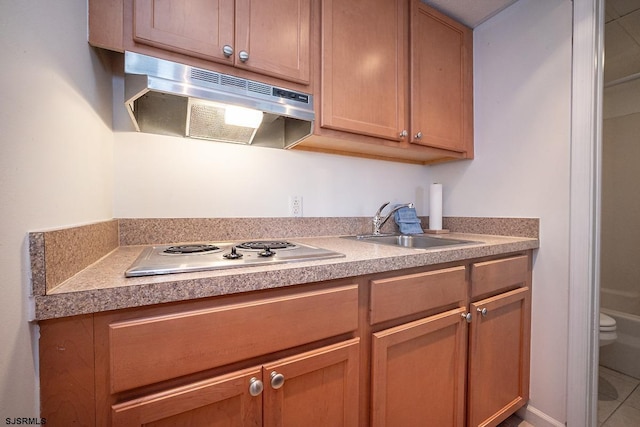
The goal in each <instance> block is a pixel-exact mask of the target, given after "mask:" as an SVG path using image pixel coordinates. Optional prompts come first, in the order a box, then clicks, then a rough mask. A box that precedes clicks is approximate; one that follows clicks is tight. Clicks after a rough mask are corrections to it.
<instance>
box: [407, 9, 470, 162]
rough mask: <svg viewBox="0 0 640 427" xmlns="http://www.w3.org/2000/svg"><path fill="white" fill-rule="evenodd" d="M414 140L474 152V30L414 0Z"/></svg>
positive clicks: (412, 64)
mask: <svg viewBox="0 0 640 427" xmlns="http://www.w3.org/2000/svg"><path fill="white" fill-rule="evenodd" d="M410 28H411V90H410V92H411V95H410V99H411V103H410V105H411V107H410V110H411V139H410V141H411V142H412V143H414V144H419V145H425V146H429V147H435V148H443V149H447V150H451V151H456V152H466V154H467V155H466V157H473V88H472V85H473V77H472V72H473V71H472V70H473V64H472V61H473V57H472V45H473V35H472V31H471V29H469V28H467V27H465V26H464V25H462V24H460V23H458V22H456V21H454V20H452V19H450V18H449V17H447V16H445V15H442V14H441V13H439V12H437V11H435V10H433V9H431V8H430V7H428V6H426V5H425V4H423V3H422V2H421V1H419V0H412V2H411V25H410Z"/></svg>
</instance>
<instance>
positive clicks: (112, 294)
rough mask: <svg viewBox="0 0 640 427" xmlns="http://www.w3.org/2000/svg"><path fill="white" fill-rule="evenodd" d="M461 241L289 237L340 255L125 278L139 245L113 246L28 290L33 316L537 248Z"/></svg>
mask: <svg viewBox="0 0 640 427" xmlns="http://www.w3.org/2000/svg"><path fill="white" fill-rule="evenodd" d="M445 237H450V238H454V239H464V240H472V241H477V242H478V243H477V244H473V245H468V246H456V247H444V248H438V249H412V248H401V247H393V246H386V245H380V244H373V243H368V242H362V241H355V240H349V239H343V238H340V237H305V238H290V239H289V238H288V239H287V240H289V241H293V242H300V243H305V244H309V245H313V246H318V247H321V248H325V249H330V250H333V251H336V252H340V253H343V254H345V257H344V258H336V259H329V260H321V261H305V262H294V263H288V264H276V265H270V266H254V267H242V268H234V269H227V270H212V271H204V272H194V273H179V274H169V275H160V276H148V277H134V278H125V277H124V271H125V270H126V269H127V268H128V267H129V265H131V263H132V262H133V261H134V260H135V259H136V257H137V256H138V255H139V254H140V252H141V251H142V250H143V249H144V248H145V247H146V246H143V245H133V246H120V247H117V248H116V249H115V250H113V251H111V252H110V253H108V254H107V255H106V256H104V257H103V258H102V259H100V260H98V261H97V262H94V263H93V264H91V265H89V266H88V267H86V268H84V269H82V270H81V271H79V272H78V273H76V274H75V275H73V276H72V277H70V278H69V279H67V280H65V281H64V282H63V283H61V284H60V285H59V286H56V287H55V288H54V289H52V290H49V291H47V292H46V294H45V293H44V292H43V293H42V294H38V293H35V295H34V297H33V298H34V301H35V320H45V319H52V318H58V317H65V316H73V315H79V314H87V313H96V312H101V311H108V310H116V309H122V308H129V307H140V306H145V305H151V304H160V303H166V302H175V301H184V300H190V299H195V298H203V297H211V296H217V295H225V294H233V293H239V292H247V291H254V290H261V289H269V288H278V287H284V286H291V285H297V284H304V283H311V282H319V281H325V280H333V279H340V278H346V277H352V276H359V275H364V274H371V273H380V272H384V271H393V270H400V269H405V268H411V267H420V266H425V265H433V264H440V263H446V262H452V261H461V260H466V259H473V258H480V257H485V256H492V255H500V254H507V253H511V252H518V251H523V250H528V249H535V248H538V245H539V241H538V239H537V238H530V237H506V236H497V235H488V234H467V233H450V234H447V235H446V236H445Z"/></svg>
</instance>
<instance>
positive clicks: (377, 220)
mask: <svg viewBox="0 0 640 427" xmlns="http://www.w3.org/2000/svg"><path fill="white" fill-rule="evenodd" d="M388 204H389V202H386V203H383V204H382V206H380V209H378V212H376V215H375V216H374V217H373V233H372V234H373V235H374V236H379V235H380V234H381V233H380V229H381V228H382V226H383V225H384V223H385V222H387V220H388V219H389V217H391V215H393V213H394V212H395V211H397V210H398V209H402V208H412V207H413V203H405V204H403V205H398V206H394V207H393V209H391V211H390V212H389V213H388V214H387V215H386V216H385V217H384V218H383V217H382V216H381V215H382V209H384V208H385V207H386V206H387V205H388Z"/></svg>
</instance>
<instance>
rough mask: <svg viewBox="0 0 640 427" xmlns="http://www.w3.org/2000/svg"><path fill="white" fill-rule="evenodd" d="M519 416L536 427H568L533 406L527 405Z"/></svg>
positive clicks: (519, 412) (520, 411)
mask: <svg viewBox="0 0 640 427" xmlns="http://www.w3.org/2000/svg"><path fill="white" fill-rule="evenodd" d="M517 413H518V416H519V417H520V418H522V419H523V420H525V421H526V422H528V423H529V424H532V425H534V426H535V427H566V423H564V422H560V421H558V420H556V419H554V418H553V417H551V416H549V415H547V414H545V413H544V412H542V411H541V410H539V409H537V408H534V407H533V406H531V405H526V406H524V407H522V408H520V409H519V410H518V412H517Z"/></svg>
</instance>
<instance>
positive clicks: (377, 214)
mask: <svg viewBox="0 0 640 427" xmlns="http://www.w3.org/2000/svg"><path fill="white" fill-rule="evenodd" d="M389 203H391V202H384V203H383V204H382V206H380V208H379V209H378V212H376V216H377V217H379V216H380V215H381V214H382V209H384V208H385V207H387V205H388V204H389Z"/></svg>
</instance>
